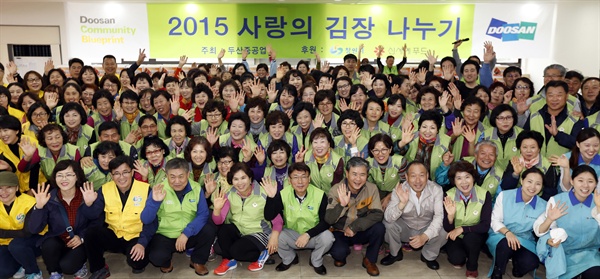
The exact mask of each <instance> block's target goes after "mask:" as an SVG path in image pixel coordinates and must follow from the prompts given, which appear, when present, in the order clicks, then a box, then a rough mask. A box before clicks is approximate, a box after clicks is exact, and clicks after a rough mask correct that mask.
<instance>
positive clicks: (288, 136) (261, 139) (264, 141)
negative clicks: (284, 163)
mask: <svg viewBox="0 0 600 279" xmlns="http://www.w3.org/2000/svg"><path fill="white" fill-rule="evenodd" d="M281 139H282V140H284V141H285V142H287V143H288V144H289V145H290V148H292V152H293V151H294V150H293V148H294V141H296V145H298V144H299V142H298V139H297V138H296V135H294V134H292V133H290V132H289V131H288V132H285V133H284V134H283V137H281ZM272 142H273V137H272V136H271V134H269V133H268V132H267V133H261V134H260V135H259V136H258V142H257V143H256V144H258V143H260V145H261V146H262V147H263V148H264V149H265V152H266V151H267V148H269V145H271V143H272ZM298 148H300V147H299V146H298ZM292 158H294V154H291V155H290V158H288V163H289V164H292ZM270 164H271V159H269V157H268V156H267V166H268V165H270Z"/></svg>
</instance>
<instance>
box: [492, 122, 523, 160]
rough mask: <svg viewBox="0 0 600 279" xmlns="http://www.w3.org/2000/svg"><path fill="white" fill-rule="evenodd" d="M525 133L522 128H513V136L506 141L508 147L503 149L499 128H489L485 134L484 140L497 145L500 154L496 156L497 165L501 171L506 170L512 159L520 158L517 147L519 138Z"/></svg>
mask: <svg viewBox="0 0 600 279" xmlns="http://www.w3.org/2000/svg"><path fill="white" fill-rule="evenodd" d="M521 131H523V129H522V128H520V127H518V126H516V125H515V126H514V127H513V135H512V136H511V137H510V138H508V139H507V140H506V145H504V148H502V141H501V140H500V138H499V137H498V128H494V127H492V128H487V129H486V130H485V131H484V132H483V134H484V137H483V139H484V140H489V141H491V142H493V143H495V144H496V147H498V148H497V150H498V153H497V154H496V165H498V167H499V168H500V169H503V170H506V167H508V164H510V159H512V158H513V157H515V156H519V154H520V152H519V148H518V147H517V136H518V135H519V134H520V133H521Z"/></svg>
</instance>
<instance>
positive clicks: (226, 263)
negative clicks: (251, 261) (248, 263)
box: [214, 259, 237, 275]
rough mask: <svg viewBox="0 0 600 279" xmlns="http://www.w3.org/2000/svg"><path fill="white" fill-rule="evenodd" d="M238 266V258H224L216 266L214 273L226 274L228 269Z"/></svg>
mask: <svg viewBox="0 0 600 279" xmlns="http://www.w3.org/2000/svg"><path fill="white" fill-rule="evenodd" d="M236 267H237V261H236V260H228V259H223V260H222V261H221V264H220V265H219V266H218V267H217V268H215V270H214V274H215V275H224V274H225V273H227V271H230V270H233V269H235V268H236Z"/></svg>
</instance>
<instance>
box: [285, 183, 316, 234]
mask: <svg viewBox="0 0 600 279" xmlns="http://www.w3.org/2000/svg"><path fill="white" fill-rule="evenodd" d="M280 195H281V201H282V202H283V204H284V206H283V216H284V217H285V222H284V223H285V228H286V229H290V230H294V231H296V232H297V233H299V234H303V233H305V232H307V231H308V230H310V229H312V228H314V227H315V226H316V225H317V224H318V223H319V208H320V206H321V200H322V199H323V195H325V192H323V191H322V190H321V189H318V188H317V187H315V186H313V185H308V188H307V190H306V196H305V197H304V201H303V202H302V203H300V202H299V201H298V199H296V195H295V192H294V188H292V187H286V188H283V190H281V192H280Z"/></svg>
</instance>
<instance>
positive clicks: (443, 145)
mask: <svg viewBox="0 0 600 279" xmlns="http://www.w3.org/2000/svg"><path fill="white" fill-rule="evenodd" d="M417 133H418V132H417ZM449 146H450V137H449V136H446V135H445V134H438V136H437V139H436V140H435V143H434V146H433V150H432V151H431V156H430V158H431V159H430V165H429V175H430V176H432V175H434V174H435V170H436V169H437V168H438V167H439V166H440V164H441V163H442V156H444V154H445V153H446V152H448V150H449V148H448V147H449ZM418 148H419V135H418V134H416V135H415V139H414V140H413V141H411V142H410V144H408V152H406V155H405V158H406V160H408V161H409V162H412V161H414V160H415V157H416V156H417V149H418Z"/></svg>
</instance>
